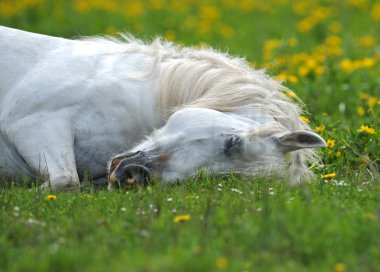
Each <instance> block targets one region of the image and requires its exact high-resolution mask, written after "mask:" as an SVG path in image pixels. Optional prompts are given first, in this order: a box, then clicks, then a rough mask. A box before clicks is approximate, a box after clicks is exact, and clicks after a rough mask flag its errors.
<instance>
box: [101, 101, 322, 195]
mask: <svg viewBox="0 0 380 272" xmlns="http://www.w3.org/2000/svg"><path fill="white" fill-rule="evenodd" d="M262 120H265V122H263V121H262ZM325 145H326V143H325V141H324V140H323V139H322V138H321V137H320V136H318V135H317V134H315V133H313V132H310V131H287V130H286V129H285V128H284V127H283V126H281V124H279V123H278V122H276V121H275V119H273V118H263V117H262V116H258V115H257V118H251V116H250V117H246V116H242V115H238V114H234V113H222V112H219V111H215V110H211V109H205V108H187V109H181V110H179V111H177V112H175V113H174V114H173V115H172V116H171V117H170V118H169V120H168V122H167V123H166V125H165V126H164V127H162V128H161V129H159V130H157V131H155V132H154V133H153V134H152V135H151V136H149V137H148V138H146V139H145V140H144V141H143V142H141V143H140V144H138V145H137V146H136V147H134V148H133V149H131V150H129V151H127V152H125V153H122V154H119V155H117V156H115V157H114V158H112V159H111V161H110V163H109V166H108V173H109V176H108V177H109V188H113V187H115V186H117V185H124V186H127V187H129V186H134V185H136V184H141V185H146V184H148V182H149V179H150V177H152V176H154V177H156V178H157V179H159V180H160V181H162V182H172V181H176V180H181V179H183V178H186V177H191V176H193V175H194V174H195V173H196V172H197V171H198V170H200V169H203V168H204V169H206V170H207V171H208V172H209V173H211V174H227V173H243V174H248V175H252V174H260V173H268V171H272V170H274V169H282V168H283V167H284V166H285V165H286V163H285V162H286V159H285V158H286V156H285V155H286V154H287V153H288V152H293V151H297V150H300V149H305V148H315V147H323V146H325Z"/></svg>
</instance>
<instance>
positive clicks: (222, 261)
mask: <svg viewBox="0 0 380 272" xmlns="http://www.w3.org/2000/svg"><path fill="white" fill-rule="evenodd" d="M215 264H216V267H217V268H218V269H225V268H226V267H227V266H228V260H227V259H226V258H225V257H219V258H218V259H216V262H215Z"/></svg>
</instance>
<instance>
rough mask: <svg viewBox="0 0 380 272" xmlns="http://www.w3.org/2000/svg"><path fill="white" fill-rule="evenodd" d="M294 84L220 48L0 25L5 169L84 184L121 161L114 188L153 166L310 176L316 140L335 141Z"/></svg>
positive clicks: (59, 184)
mask: <svg viewBox="0 0 380 272" xmlns="http://www.w3.org/2000/svg"><path fill="white" fill-rule="evenodd" d="M284 91H287V89H286V88H285V87H283V86H282V85H281V83H279V82H277V81H275V80H273V79H271V78H270V77H269V76H267V75H266V74H265V73H264V72H263V71H258V70H254V69H252V68H250V67H249V66H248V64H247V63H246V61H244V60H242V59H238V58H232V57H230V56H228V55H226V54H222V53H219V52H216V51H214V50H211V49H193V48H179V47H176V46H175V45H173V44H172V43H169V42H164V41H161V40H160V39H157V40H155V41H154V42H153V43H151V44H144V43H142V42H141V41H139V40H136V39H134V38H132V37H129V36H122V39H118V40H116V39H112V38H99V37H98V38H85V39H80V40H69V39H63V38H56V37H49V36H44V35H39V34H34V33H29V32H23V31H20V30H15V29H10V28H6V27H0V148H1V149H0V150H1V151H0V176H2V177H5V178H7V179H8V180H17V178H18V177H20V176H22V175H24V176H25V175H26V176H27V177H29V178H32V179H33V178H36V177H39V176H42V177H46V178H47V180H46V182H45V186H47V185H51V187H52V189H53V190H59V189H64V188H73V187H74V188H76V187H79V186H80V180H81V178H82V177H83V175H84V174H85V173H88V174H90V175H91V176H92V177H93V178H94V180H101V179H105V178H107V162H109V163H108V180H109V187H110V188H112V187H113V186H114V184H119V183H127V184H128V183H131V182H135V183H146V182H147V179H148V176H150V175H152V176H155V177H157V178H158V179H159V180H161V181H162V182H172V181H177V180H181V179H183V178H184V177H187V176H192V175H194V174H195V172H196V171H197V170H199V169H201V168H205V169H207V170H209V171H210V173H215V174H219V173H229V172H238V173H244V174H260V173H265V174H266V173H268V171H271V172H272V171H273V170H276V169H280V170H281V171H283V170H285V169H286V168H289V169H290V171H284V174H285V173H287V172H290V181H291V182H292V183H298V182H300V181H301V180H304V179H305V178H307V177H308V176H310V175H311V171H310V170H309V168H308V166H307V163H308V162H309V163H311V164H313V163H314V164H315V163H317V159H318V157H317V156H316V155H315V152H314V151H313V149H310V148H314V147H320V146H325V142H324V140H323V139H322V138H321V137H319V136H318V135H317V134H315V133H313V132H311V131H310V128H309V126H308V125H307V124H306V123H304V122H303V121H301V120H300V119H299V115H300V109H299V106H298V105H296V104H295V103H293V102H292V101H291V100H290V99H289V98H287V97H286V95H284V94H283V92H284ZM149 135H150V136H149ZM138 143H140V144H138ZM136 144H138V145H137V146H136ZM125 150H129V151H128V152H123V151H125ZM287 153H289V156H286V154H287ZM115 154H119V155H116V156H115ZM287 162H288V163H287Z"/></svg>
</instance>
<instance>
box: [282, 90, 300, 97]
mask: <svg viewBox="0 0 380 272" xmlns="http://www.w3.org/2000/svg"><path fill="white" fill-rule="evenodd" d="M285 95H286V96H287V97H290V98H294V97H297V95H296V94H295V93H293V92H290V91H289V92H286V93H285Z"/></svg>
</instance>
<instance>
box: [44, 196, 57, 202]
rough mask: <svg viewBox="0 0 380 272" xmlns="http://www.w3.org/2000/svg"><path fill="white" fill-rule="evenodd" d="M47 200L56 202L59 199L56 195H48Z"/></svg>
mask: <svg viewBox="0 0 380 272" xmlns="http://www.w3.org/2000/svg"><path fill="white" fill-rule="evenodd" d="M46 199H47V200H50V201H54V200H56V199H57V196H56V195H48V196H47V197H46Z"/></svg>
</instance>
